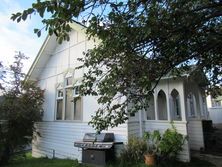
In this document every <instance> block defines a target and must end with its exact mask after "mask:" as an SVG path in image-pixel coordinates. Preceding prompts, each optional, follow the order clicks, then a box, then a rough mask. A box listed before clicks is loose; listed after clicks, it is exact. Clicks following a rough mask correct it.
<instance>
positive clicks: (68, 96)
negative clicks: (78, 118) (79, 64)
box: [65, 89, 73, 120]
mask: <svg viewBox="0 0 222 167" xmlns="http://www.w3.org/2000/svg"><path fill="white" fill-rule="evenodd" d="M65 104H66V105H65V119H66V120H72V119H73V114H72V113H73V112H72V111H73V110H72V108H73V107H72V105H73V97H72V89H66V101H65Z"/></svg>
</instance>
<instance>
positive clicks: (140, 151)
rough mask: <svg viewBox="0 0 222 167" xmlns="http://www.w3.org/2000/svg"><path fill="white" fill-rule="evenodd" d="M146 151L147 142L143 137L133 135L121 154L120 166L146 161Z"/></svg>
mask: <svg viewBox="0 0 222 167" xmlns="http://www.w3.org/2000/svg"><path fill="white" fill-rule="evenodd" d="M145 151H146V142H145V141H144V140H143V139H140V138H136V137H131V138H130V139H129V141H128V144H127V145H126V146H125V148H124V149H123V150H122V152H121V154H120V165H119V166H122V167H124V166H131V165H133V164H139V163H141V162H144V157H143V155H144V153H145Z"/></svg>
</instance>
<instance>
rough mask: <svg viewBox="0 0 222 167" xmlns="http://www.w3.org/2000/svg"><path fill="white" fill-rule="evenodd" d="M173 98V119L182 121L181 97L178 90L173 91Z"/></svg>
mask: <svg viewBox="0 0 222 167" xmlns="http://www.w3.org/2000/svg"><path fill="white" fill-rule="evenodd" d="M171 98H172V101H171V102H172V104H171V108H172V113H173V119H174V120H181V107H180V95H179V92H178V91H177V90H176V89H173V90H172V92H171Z"/></svg>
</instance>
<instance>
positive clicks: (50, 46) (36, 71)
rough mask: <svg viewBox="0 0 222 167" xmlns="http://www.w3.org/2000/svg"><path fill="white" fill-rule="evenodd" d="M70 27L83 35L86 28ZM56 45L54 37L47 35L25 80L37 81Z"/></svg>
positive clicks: (71, 24)
mask: <svg viewBox="0 0 222 167" xmlns="http://www.w3.org/2000/svg"><path fill="white" fill-rule="evenodd" d="M70 27H71V28H72V29H73V30H75V31H77V32H82V33H85V29H86V27H85V26H84V25H82V24H80V23H78V22H73V23H70ZM57 45H59V44H58V42H57V41H56V36H55V35H51V36H50V35H47V37H46V39H45V41H44V42H43V44H42V46H41V48H40V50H39V52H38V54H37V56H36V58H35V60H34V62H33V63H32V66H31V67H30V69H29V71H28V74H27V76H26V78H25V80H33V81H36V80H38V77H39V75H40V74H41V72H42V70H43V69H44V67H45V66H46V64H47V62H48V60H49V59H50V56H51V55H52V53H53V51H54V50H55V48H56V46H57Z"/></svg>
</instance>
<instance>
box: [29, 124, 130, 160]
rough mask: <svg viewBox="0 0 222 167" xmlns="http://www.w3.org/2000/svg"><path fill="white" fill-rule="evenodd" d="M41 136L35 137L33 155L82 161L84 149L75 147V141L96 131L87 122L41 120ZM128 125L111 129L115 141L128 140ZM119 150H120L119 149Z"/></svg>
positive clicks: (39, 127)
mask: <svg viewBox="0 0 222 167" xmlns="http://www.w3.org/2000/svg"><path fill="white" fill-rule="evenodd" d="M36 127H37V130H38V132H39V133H40V136H37V138H34V140H33V144H32V156H34V157H49V158H52V157H53V150H54V153H55V157H57V158H70V159H78V160H79V161H81V158H82V151H81V149H78V148H77V147H74V141H81V140H82V138H83V136H84V134H85V133H86V132H94V130H93V129H92V128H91V127H90V126H89V125H88V123H87V122H81V123H80V122H79V123H77V122H76V123H73V122H67V121H66V122H46V121H45V122H40V123H37V125H36ZM126 129H127V125H126V124H123V125H121V126H119V127H116V128H113V129H109V132H113V133H115V141H122V142H124V143H125V142H127V131H126ZM117 151H118V150H117Z"/></svg>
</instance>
